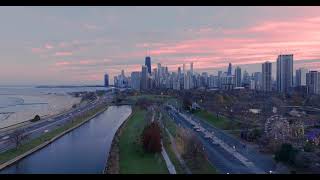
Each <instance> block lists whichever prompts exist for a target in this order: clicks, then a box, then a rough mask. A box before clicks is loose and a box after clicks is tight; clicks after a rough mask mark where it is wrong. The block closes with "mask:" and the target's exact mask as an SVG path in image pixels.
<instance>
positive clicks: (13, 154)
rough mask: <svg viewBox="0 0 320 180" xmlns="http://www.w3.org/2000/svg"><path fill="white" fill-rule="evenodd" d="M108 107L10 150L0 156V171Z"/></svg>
mask: <svg viewBox="0 0 320 180" xmlns="http://www.w3.org/2000/svg"><path fill="white" fill-rule="evenodd" d="M107 108H108V106H106V105H100V106H98V107H97V108H95V109H94V110H91V111H89V112H87V113H85V114H84V115H82V116H80V117H76V118H75V119H74V120H73V121H71V122H69V123H67V124H66V125H64V126H62V127H60V128H57V129H55V130H53V131H51V132H48V133H46V134H44V135H42V136H40V137H38V138H35V139H33V140H30V141H29V142H27V143H25V144H23V145H21V146H20V147H19V148H17V149H11V150H8V151H6V152H4V153H1V154H0V163H1V164H0V170H2V169H4V168H5V167H8V166H10V165H12V164H14V163H16V162H17V161H19V160H21V159H23V158H25V157H27V156H29V155H30V154H32V153H34V152H36V151H38V150H40V149H42V148H44V147H45V146H47V145H49V144H51V143H52V142H54V141H55V140H57V139H59V138H60V137H62V136H63V135H65V134H67V133H68V132H70V131H72V130H74V129H76V128H78V127H80V126H81V125H83V124H85V123H86V122H88V121H89V120H91V119H93V118H94V117H96V116H98V115H99V114H101V113H103V112H104V111H105V110H106V109H107Z"/></svg>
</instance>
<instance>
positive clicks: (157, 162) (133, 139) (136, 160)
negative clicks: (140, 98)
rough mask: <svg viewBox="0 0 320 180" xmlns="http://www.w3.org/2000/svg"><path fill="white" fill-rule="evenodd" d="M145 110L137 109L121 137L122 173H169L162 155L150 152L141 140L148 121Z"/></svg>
mask: <svg viewBox="0 0 320 180" xmlns="http://www.w3.org/2000/svg"><path fill="white" fill-rule="evenodd" d="M145 115H146V111H145V110H140V109H135V110H134V111H133V115H132V117H131V118H130V119H128V122H127V124H126V126H125V127H124V128H125V129H124V131H123V132H122V134H121V136H120V139H119V151H120V152H119V156H120V162H119V164H120V174H167V173H169V172H168V170H167V167H166V164H165V161H164V159H163V158H162V155H161V154H160V153H159V154H148V153H145V152H144V151H143V149H142V146H141V144H140V142H139V140H140V136H141V133H142V131H143V128H144V126H145V125H146V122H145V121H144V116H145Z"/></svg>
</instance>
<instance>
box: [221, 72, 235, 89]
mask: <svg viewBox="0 0 320 180" xmlns="http://www.w3.org/2000/svg"><path fill="white" fill-rule="evenodd" d="M234 87H235V76H232V75H228V74H227V73H224V74H222V76H221V89H222V90H233V89H234Z"/></svg>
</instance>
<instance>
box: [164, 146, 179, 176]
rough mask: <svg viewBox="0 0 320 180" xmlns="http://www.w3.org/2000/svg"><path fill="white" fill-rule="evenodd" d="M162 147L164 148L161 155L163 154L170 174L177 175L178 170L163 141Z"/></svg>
mask: <svg viewBox="0 0 320 180" xmlns="http://www.w3.org/2000/svg"><path fill="white" fill-rule="evenodd" d="M161 146H162V151H161V154H162V156H163V158H164V161H165V162H166V165H167V168H168V170H169V173H170V174H177V172H176V169H175V168H174V165H173V164H172V162H171V160H170V158H169V156H168V154H167V152H166V150H165V149H164V146H163V143H162V140H161Z"/></svg>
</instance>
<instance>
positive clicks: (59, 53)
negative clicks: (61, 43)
mask: <svg viewBox="0 0 320 180" xmlns="http://www.w3.org/2000/svg"><path fill="white" fill-rule="evenodd" d="M72 54H73V53H72V52H68V51H61V52H56V53H55V54H54V56H72Z"/></svg>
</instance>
